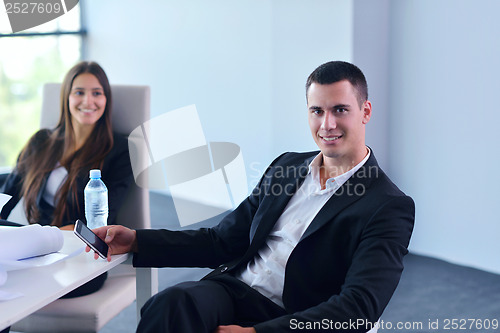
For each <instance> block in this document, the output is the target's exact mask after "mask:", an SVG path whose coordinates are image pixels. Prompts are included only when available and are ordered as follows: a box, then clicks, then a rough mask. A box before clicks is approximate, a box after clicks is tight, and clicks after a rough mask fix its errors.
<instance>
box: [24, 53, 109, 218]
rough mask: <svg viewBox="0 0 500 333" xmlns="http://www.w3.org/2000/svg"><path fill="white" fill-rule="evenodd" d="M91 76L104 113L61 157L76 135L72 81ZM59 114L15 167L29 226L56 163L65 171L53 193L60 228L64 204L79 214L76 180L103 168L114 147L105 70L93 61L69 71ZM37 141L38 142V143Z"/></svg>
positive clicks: (65, 216)
mask: <svg viewBox="0 0 500 333" xmlns="http://www.w3.org/2000/svg"><path fill="white" fill-rule="evenodd" d="M82 73H90V74H93V75H94V76H95V77H96V78H97V80H98V81H99V83H100V84H101V86H102V88H103V91H104V95H105V96H106V107H105V109H104V114H103V115H102V117H101V118H100V119H99V120H98V121H97V123H96V125H95V127H94V129H93V131H92V133H91V134H90V136H89V137H88V138H87V140H86V141H85V144H84V145H83V146H82V147H81V148H80V149H78V150H77V151H76V152H74V153H72V154H66V156H64V158H63V154H64V152H65V151H67V150H68V149H73V147H75V132H74V129H73V123H72V118H71V113H70V111H69V95H70V92H71V88H72V86H73V81H74V79H75V78H76V77H77V76H78V75H80V74H82ZM60 102H61V103H60V104H61V113H60V116H59V122H58V124H57V126H56V127H55V129H53V130H52V131H51V132H49V134H48V135H46V136H45V137H44V138H36V136H34V137H33V138H31V140H30V141H29V142H28V143H27V145H26V146H25V148H24V149H23V151H22V152H21V155H20V157H19V162H18V165H17V168H18V171H19V173H20V174H21V175H23V186H22V195H23V197H24V200H25V207H24V208H25V212H26V217H27V219H28V221H29V222H30V223H37V222H38V221H39V218H40V212H39V210H38V207H37V196H38V194H39V192H40V190H41V187H42V184H43V182H44V181H45V179H46V177H47V175H48V174H49V173H50V172H51V171H52V170H53V169H54V168H55V167H56V164H57V162H59V163H60V164H61V165H62V166H63V167H65V168H66V170H67V171H68V175H67V177H66V180H65V181H64V183H63V184H62V185H61V186H60V188H59V190H58V191H57V193H56V207H55V210H54V214H53V215H54V216H53V221H52V223H51V224H52V225H55V226H61V225H62V223H63V221H64V220H65V219H67V218H68V216H69V215H68V211H67V210H68V207H67V201H68V200H70V201H72V202H73V204H74V205H75V206H76V209H78V210H79V211H80V209H81V207H79V206H80V205H79V204H78V199H77V181H76V179H77V177H78V175H79V174H80V173H81V172H83V171H87V170H89V169H91V168H99V169H100V168H102V163H103V160H104V157H105V156H106V155H107V154H108V152H109V151H110V150H111V148H112V147H113V131H112V128H111V107H112V99H111V87H110V85H109V81H108V78H107V76H106V73H105V72H104V70H103V69H102V68H101V66H99V65H98V64H97V63H95V62H86V61H83V62H80V63H78V64H77V65H75V66H74V67H73V68H71V69H70V70H69V72H68V73H67V74H66V77H65V78H64V81H63V83H62V86H61V99H60ZM37 141H38V142H37Z"/></svg>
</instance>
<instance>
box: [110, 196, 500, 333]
mask: <svg viewBox="0 0 500 333" xmlns="http://www.w3.org/2000/svg"><path fill="white" fill-rule="evenodd" d="M151 218H152V226H153V228H169V229H176V230H179V229H185V228H181V227H180V226H179V222H178V220H177V216H176V215H175V210H174V206H173V202H172V199H171V198H170V197H168V196H164V195H159V194H155V193H152V194H151ZM220 218H221V216H218V217H216V218H213V219H211V220H208V221H204V222H203V223H199V224H196V225H191V226H189V227H188V228H189V229H190V228H198V227H205V226H212V225H215V224H216V223H217V222H218V221H219V220H220ZM208 271H209V269H200V268H162V269H159V273H158V276H159V278H158V279H159V289H160V290H162V289H165V288H166V287H168V286H171V285H173V284H176V283H178V282H181V281H187V280H198V279H200V278H201V277H203V276H204V275H205V274H206V273H207V272H208ZM381 320H382V321H381V323H382V324H383V327H382V328H381V329H379V332H432V333H440V332H446V333H449V332H500V328H497V329H493V328H492V326H491V324H493V320H496V321H497V322H498V321H500V275H496V274H491V273H488V272H484V271H480V270H477V269H473V268H469V267H464V266H459V265H454V264H450V263H448V262H445V261H442V260H437V259H433V258H429V257H424V256H419V255H414V254H409V255H408V256H406V259H405V271H404V272H403V276H402V278H401V282H400V284H399V286H398V288H397V289H396V292H395V294H394V296H393V298H392V299H391V301H390V303H389V305H388V306H387V308H386V310H385V311H384V314H383V315H382V318H381ZM488 323H489V324H488ZM454 324H456V325H458V327H456V328H455V327H454V326H453V325H454ZM136 325H137V321H136V309H135V303H134V304H132V305H131V306H129V307H128V308H126V309H125V310H124V311H122V312H121V313H120V314H119V315H118V316H117V317H115V318H114V319H112V320H111V321H110V322H109V323H108V324H107V325H106V326H105V327H104V328H103V329H102V330H101V331H100V333H127V332H135V328H136ZM487 325H490V326H489V328H487V327H486V326H487Z"/></svg>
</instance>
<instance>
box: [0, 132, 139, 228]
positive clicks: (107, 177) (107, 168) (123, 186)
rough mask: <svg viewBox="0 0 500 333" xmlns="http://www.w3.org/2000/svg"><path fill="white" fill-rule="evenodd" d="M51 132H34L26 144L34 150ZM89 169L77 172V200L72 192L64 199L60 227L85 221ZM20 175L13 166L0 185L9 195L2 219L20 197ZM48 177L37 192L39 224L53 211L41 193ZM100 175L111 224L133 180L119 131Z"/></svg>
mask: <svg viewBox="0 0 500 333" xmlns="http://www.w3.org/2000/svg"><path fill="white" fill-rule="evenodd" d="M50 134H51V130H48V129H42V130H40V131H38V132H37V133H35V134H34V136H33V139H32V140H30V147H28V149H30V150H32V151H33V152H35V153H36V151H37V150H38V148H37V147H39V146H40V145H43V144H45V140H46V139H47V138H48V136H49V135H50ZM89 171H90V168H85V169H82V170H81V171H80V172H79V174H78V177H77V179H76V182H77V184H76V186H77V198H76V199H77V200H76V201H74V199H73V197H72V195H71V193H69V194H68V196H67V198H66V213H67V214H68V215H67V218H66V219H65V220H64V221H63V223H62V225H63V226H64V225H68V224H73V223H75V221H76V220H77V219H80V220H82V221H84V222H86V219H85V212H84V207H85V206H84V196H83V190H84V188H85V186H86V185H87V183H88V181H89ZM23 177H24V175H22V174H20V173H19V172H18V170H17V168H14V170H13V171H12V172H11V173H10V174H9V176H8V177H7V180H6V181H5V183H4V184H3V186H1V188H0V192H2V193H6V194H9V195H11V196H12V198H11V199H10V200H9V202H7V204H5V206H4V207H3V209H2V212H1V214H0V215H1V216H2V218H4V219H7V218H8V216H9V214H10V212H11V210H12V209H13V208H14V207H15V206H16V205H17V203H18V202H19V200H21V195H22V185H23V183H22V182H23ZM48 177H49V174H48V173H47V174H46V175H45V179H44V182H43V184H42V187H41V189H40V192H39V193H38V195H37V202H36V204H37V206H38V208H39V209H40V212H41V217H40V221H39V222H38V223H39V224H42V225H50V224H51V223H52V220H53V216H52V213H53V210H54V208H53V207H52V206H50V205H48V204H47V203H46V202H45V201H44V200H43V193H44V191H45V186H46V184H47V179H48ZM101 178H102V181H103V182H104V184H105V185H106V187H107V188H108V203H109V215H108V224H114V223H115V219H116V216H117V214H118V211H119V209H120V207H121V204H122V202H123V200H124V199H125V195H126V193H127V191H128V188H129V187H130V184H131V183H132V181H133V174H132V166H131V164H130V156H129V151H128V141H127V139H126V138H125V137H124V136H122V135H120V134H117V133H114V134H113V147H112V148H111V150H110V152H109V153H108V154H107V155H106V157H105V158H104V162H103V167H102V170H101Z"/></svg>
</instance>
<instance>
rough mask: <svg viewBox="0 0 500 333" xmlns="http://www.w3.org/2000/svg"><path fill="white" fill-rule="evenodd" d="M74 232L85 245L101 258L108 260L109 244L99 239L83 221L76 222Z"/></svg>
mask: <svg viewBox="0 0 500 333" xmlns="http://www.w3.org/2000/svg"><path fill="white" fill-rule="evenodd" d="M74 232H75V235H77V236H78V237H79V238H80V239H81V240H82V241H83V242H84V243H85V244H87V245H88V246H90V248H91V249H92V250H94V251H95V252H97V254H98V255H99V256H100V257H101V258H103V259H106V258H107V256H108V244H106V243H105V242H104V241H103V240H102V239H100V238H99V237H97V235H96V234H94V233H93V232H92V230H90V229H89V227H87V226H86V225H85V223H83V222H82V221H81V220H76V223H75V230H74Z"/></svg>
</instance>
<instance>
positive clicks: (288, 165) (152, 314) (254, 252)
mask: <svg viewBox="0 0 500 333" xmlns="http://www.w3.org/2000/svg"><path fill="white" fill-rule="evenodd" d="M306 97H307V108H308V114H309V116H308V117H309V126H310V129H311V133H312V136H313V138H314V141H315V142H316V144H317V145H318V147H319V149H320V151H316V152H309V153H285V154H283V155H281V156H279V157H278V158H276V160H274V161H273V162H272V164H271V165H270V166H269V168H268V169H267V170H266V171H265V173H264V175H263V176H262V178H261V180H260V182H259V184H258V185H257V186H256V188H255V189H254V191H253V192H252V193H251V194H250V195H249V196H248V198H247V199H245V200H244V201H243V202H242V203H241V204H240V205H239V206H238V208H236V209H235V210H234V211H233V212H232V213H230V214H229V215H227V216H226V217H225V218H224V219H223V220H222V221H221V222H220V223H219V225H217V226H216V227H213V228H210V229H200V230H196V231H168V230H137V231H135V230H130V229H127V228H125V227H122V226H110V227H104V228H101V229H97V233H98V235H99V236H100V237H102V238H105V240H106V242H107V243H108V244H109V245H110V249H111V251H110V254H117V253H124V252H129V251H132V252H134V265H135V266H138V267H141V266H143V267H144V266H153V267H166V266H169V267H179V266H192V267H193V266H196V267H212V268H215V269H214V270H213V271H212V272H211V273H210V274H209V275H207V276H206V277H205V278H203V279H202V280H201V281H197V282H185V283H181V284H179V285H176V286H173V287H170V288H167V289H166V290H164V291H162V292H160V293H159V294H157V295H155V296H153V297H152V298H151V299H150V300H149V301H148V302H147V303H146V305H145V306H144V307H143V309H142V318H141V321H140V323H139V326H138V331H139V332H196V333H200V332H286V331H296V330H301V329H304V330H308V331H313V330H316V331H321V330H328V331H343V332H345V331H350V332H366V331H368V330H369V329H370V328H371V326H372V324H373V323H375V322H376V321H377V320H378V318H379V317H380V315H381V314H382V312H383V310H384V308H385V307H386V305H387V303H388V302H389V300H390V298H391V296H392V294H393V292H394V290H395V288H396V286H397V284H398V282H399V278H400V276H401V272H402V270H403V256H404V255H405V254H406V253H407V247H408V243H409V240H410V236H411V233H412V230H413V222H414V212H415V208H414V203H413V200H412V199H411V198H410V197H408V196H406V195H405V194H404V193H403V192H401V191H400V190H399V189H398V188H397V187H396V185H394V184H393V183H392V182H391V181H390V180H389V178H388V177H387V176H386V175H385V173H384V172H383V171H382V170H381V169H380V168H379V166H378V164H377V161H376V159H375V156H374V154H373V152H372V151H371V150H370V149H369V148H368V147H367V146H366V145H365V126H366V124H367V123H368V121H369V120H370V117H371V112H372V106H371V103H370V101H368V96H367V84H366V80H365V77H364V75H363V73H362V72H361V70H359V69H358V68H357V67H356V66H354V65H352V64H349V63H346V62H339V61H335V62H329V63H326V64H323V65H321V66H319V67H318V68H317V69H316V70H314V72H313V73H312V74H311V75H310V76H309V78H308V80H307V84H306ZM284 135H287V133H285V134H284ZM193 190H196V189H193Z"/></svg>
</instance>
